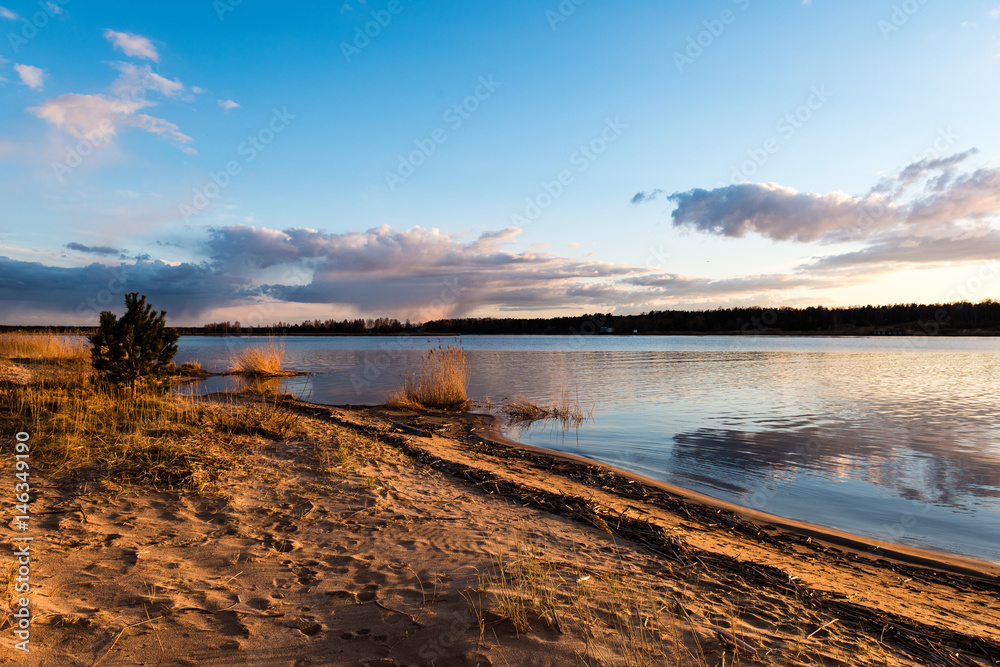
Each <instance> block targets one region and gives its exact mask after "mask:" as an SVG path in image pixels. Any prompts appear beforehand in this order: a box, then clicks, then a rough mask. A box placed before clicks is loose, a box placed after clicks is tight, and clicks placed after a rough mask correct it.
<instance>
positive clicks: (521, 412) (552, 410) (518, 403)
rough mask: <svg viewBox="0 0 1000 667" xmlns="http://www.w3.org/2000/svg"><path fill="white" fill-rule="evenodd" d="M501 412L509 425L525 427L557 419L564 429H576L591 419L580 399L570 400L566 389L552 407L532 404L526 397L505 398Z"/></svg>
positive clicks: (501, 405)
mask: <svg viewBox="0 0 1000 667" xmlns="http://www.w3.org/2000/svg"><path fill="white" fill-rule="evenodd" d="M499 412H500V414H501V415H503V417H504V419H506V420H507V423H508V424H511V425H514V426H523V425H525V424H530V423H533V422H536V421H542V420H545V419H555V420H558V421H559V422H561V423H562V425H563V426H564V427H575V426H579V425H580V424H582V423H583V422H584V421H586V420H588V419H590V418H591V414H590V413H587V414H584V412H583V410H581V409H580V402H579V398H577V399H576V400H575V401H574V400H570V396H569V392H568V391H566V390H565V389H564V390H563V391H562V396H561V397H560V399H559V402H558V403H552V404H550V405H538V404H537V403H532V402H531V401H529V400H528V399H527V398H525V397H524V396H518V397H516V398H505V399H504V400H503V401H502V402H501V403H500V408H499Z"/></svg>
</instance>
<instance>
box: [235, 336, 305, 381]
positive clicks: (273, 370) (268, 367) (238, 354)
mask: <svg viewBox="0 0 1000 667" xmlns="http://www.w3.org/2000/svg"><path fill="white" fill-rule="evenodd" d="M284 361H285V341H284V340H283V339H275V338H272V337H270V336H268V337H267V338H266V339H263V340H262V341H260V342H258V343H249V342H248V343H247V345H246V347H244V348H243V349H240V350H235V351H233V352H232V353H231V354H230V355H229V369H230V372H232V373H238V374H240V375H248V376H251V377H277V376H282V375H294V373H291V372H289V371H286V370H285V369H284V368H282V364H283V363H284Z"/></svg>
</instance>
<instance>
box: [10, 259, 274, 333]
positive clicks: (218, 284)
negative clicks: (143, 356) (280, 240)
mask: <svg viewBox="0 0 1000 667" xmlns="http://www.w3.org/2000/svg"><path fill="white" fill-rule="evenodd" d="M128 292H139V293H140V294H145V295H147V296H148V297H149V302H150V303H152V304H153V307H154V308H156V309H157V310H166V311H167V313H168V319H173V318H179V319H182V320H183V319H190V318H194V317H197V316H198V315H200V314H201V313H203V312H205V311H207V310H210V309H212V308H216V307H221V306H226V305H230V304H234V303H241V302H245V301H246V299H248V298H250V297H253V296H254V295H255V294H256V291H255V290H253V289H252V288H250V286H249V285H247V284H246V283H245V282H242V281H238V280H234V279H232V278H230V277H227V276H225V275H222V274H220V273H219V272H218V271H216V270H215V269H213V268H212V267H210V266H207V265H199V264H189V263H185V264H178V265H170V264H165V263H164V262H160V261H155V262H141V261H139V262H135V263H133V264H125V263H122V264H119V265H118V266H106V265H103V264H97V263H94V264H90V265H88V266H81V267H70V268H67V267H59V266H46V265H44V264H41V263H39V262H23V261H18V260H13V259H10V258H8V257H0V311H2V312H5V313H17V312H26V311H30V312H45V313H51V314H54V315H59V316H62V317H64V318H65V319H64V320H63V321H64V322H65V323H67V324H96V323H97V318H98V315H99V313H100V311H102V310H111V311H114V312H121V311H122V310H124V303H125V302H124V298H123V295H124V294H126V293H128ZM12 323H14V324H16V322H12Z"/></svg>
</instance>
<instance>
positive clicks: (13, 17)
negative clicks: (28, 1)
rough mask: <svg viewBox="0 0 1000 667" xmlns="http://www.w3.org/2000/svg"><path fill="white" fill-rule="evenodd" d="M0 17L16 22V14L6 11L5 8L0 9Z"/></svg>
mask: <svg viewBox="0 0 1000 667" xmlns="http://www.w3.org/2000/svg"><path fill="white" fill-rule="evenodd" d="M0 17H2V18H5V19H7V20H9V21H16V20H17V14H16V13H15V12H12V11H11V10H9V9H7V8H6V7H0Z"/></svg>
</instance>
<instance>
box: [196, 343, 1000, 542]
mask: <svg viewBox="0 0 1000 667" xmlns="http://www.w3.org/2000/svg"><path fill="white" fill-rule="evenodd" d="M225 340H227V339H218V338H208V339H200V338H189V337H185V338H182V340H181V353H180V354H179V355H178V360H179V361H185V360H187V359H194V358H197V359H199V360H200V361H201V363H202V364H203V365H205V366H206V367H210V368H211V367H212V364H213V363H221V360H222V359H224V358H225V355H226V353H227V351H228V347H229V346H230V345H233V344H238V343H234V342H233V339H228V342H226V343H223V342H221V341H225ZM436 344H437V341H428V340H426V339H421V338H349V337H332V338H326V337H318V338H289V339H287V340H286V354H287V356H286V366H287V367H290V368H294V369H295V370H304V371H310V372H313V373H315V374H314V375H310V376H307V377H299V378H289V379H287V380H282V381H281V386H282V390H283V391H289V392H292V393H296V394H298V395H301V396H304V397H306V398H309V399H310V400H315V401H318V402H323V403H334V404H373V403H379V402H381V401H382V399H383V397H384V394H385V392H386V391H388V390H389V389H391V388H393V387H394V386H395V384H396V383H397V382H398V380H399V377H400V375H401V373H402V371H403V370H404V369H405V367H406V366H407V365H408V364H411V363H415V362H416V361H417V360H418V359H419V357H420V356H421V354H423V352H424V351H425V350H426V349H427V348H428V347H432V346H434V345H436ZM462 344H463V346H464V347H465V349H466V352H467V354H468V359H469V363H470V371H471V372H470V378H471V379H470V394H471V395H472V397H473V398H477V399H482V398H484V397H487V396H489V397H491V398H493V399H494V400H499V399H501V398H503V397H512V396H516V395H518V394H523V395H524V396H525V397H526V398H528V399H529V400H532V401H535V402H541V403H551V402H555V401H558V399H559V398H560V396H561V394H562V392H563V391H564V390H568V391H570V392H571V393H572V394H573V395H574V396H575V395H578V396H579V403H580V408H581V409H582V410H583V411H584V412H587V411H589V410H591V409H593V416H594V419H593V421H590V422H586V423H584V424H582V425H581V426H580V428H579V429H577V430H571V431H569V432H565V431H563V430H561V429H558V428H552V425H551V424H544V423H543V424H539V425H536V426H532V427H528V428H526V429H524V430H521V431H518V432H514V433H511V435H512V436H513V437H515V438H517V439H519V440H521V441H524V442H529V443H531V444H536V445H540V446H543V447H550V448H552V449H559V450H564V451H570V452H573V453H576V454H580V455H583V456H588V457H591V458H594V459H597V460H601V461H605V462H607V463H611V464H614V465H618V466H620V467H623V468H627V469H630V470H634V471H636V472H639V473H641V474H644V475H648V476H650V477H654V478H657V479H660V480H663V481H666V482H669V483H673V484H677V485H679V486H684V487H686V488H691V489H694V490H697V491H701V492H703V493H707V494H709V495H712V496H715V497H718V498H721V499H723V500H728V501H732V502H736V503H739V504H742V505H745V506H749V507H755V508H757V509H761V510H764V511H767V512H771V513H774V514H778V515H781V516H787V517H790V518H797V519H801V520H806V521H811V522H814V523H820V524H825V525H831V526H835V527H838V528H841V529H844V530H848V531H851V532H855V533H861V534H866V535H869V536H873V537H876V538H879V539H884V540H886V541H893V542H901V543H905V544H913V545H917V546H926V547H932V548H939V549H943V550H949V551H958V552H961V553H966V554H970V555H977V556H981V557H986V558H991V559H995V560H1000V546H998V545H997V543H996V540H995V539H993V536H994V535H997V534H1000V412H998V410H997V407H998V405H997V401H998V398H997V397H998V396H1000V340H994V339H955V338H949V339H943V338H942V339H905V340H900V339H896V340H888V339H849V338H845V339H836V338H834V339H829V338H828V339H820V338H798V339H796V338H763V337H725V336H706V337H600V336H592V337H540V336H538V337H466V338H463V339H462ZM213 355H219V356H218V357H217V358H216V357H214V356H213ZM226 382H227V380H226V379H225V378H215V379H213V381H212V383H214V384H215V385H217V386H214V387H212V383H209V386H210V387H212V388H210V390H213V391H214V390H218V389H220V388H222V385H223V384H225V383H226Z"/></svg>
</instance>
